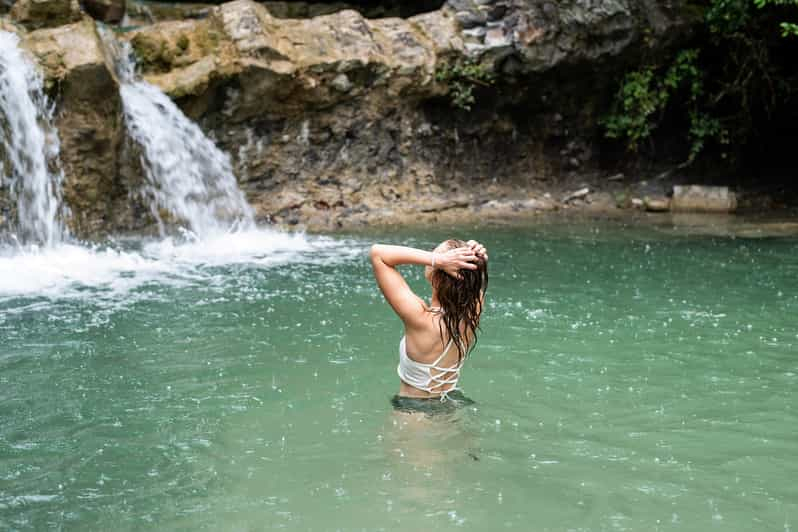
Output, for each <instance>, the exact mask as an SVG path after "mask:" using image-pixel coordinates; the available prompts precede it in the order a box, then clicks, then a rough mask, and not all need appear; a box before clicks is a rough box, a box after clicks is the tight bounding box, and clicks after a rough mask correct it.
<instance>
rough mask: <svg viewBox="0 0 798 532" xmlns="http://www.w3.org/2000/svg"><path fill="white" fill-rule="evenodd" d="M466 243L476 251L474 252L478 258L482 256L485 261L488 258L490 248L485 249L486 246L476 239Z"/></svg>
mask: <svg viewBox="0 0 798 532" xmlns="http://www.w3.org/2000/svg"><path fill="white" fill-rule="evenodd" d="M466 245H467V246H468V247H469V248H471V250H472V251H473V252H474V254H475V255H476V256H477V257H478V258H480V259H482V260H485V261H487V260H488V250H487V249H485V246H483V245H482V244H480V243H479V242H477V241H476V240H469V241H468V242H466Z"/></svg>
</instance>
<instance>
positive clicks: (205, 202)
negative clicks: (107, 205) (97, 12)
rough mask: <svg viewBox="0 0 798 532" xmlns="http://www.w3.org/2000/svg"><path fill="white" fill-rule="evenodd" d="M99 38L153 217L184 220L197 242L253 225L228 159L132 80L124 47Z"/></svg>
mask: <svg viewBox="0 0 798 532" xmlns="http://www.w3.org/2000/svg"><path fill="white" fill-rule="evenodd" d="M100 34H101V36H102V38H103V42H104V43H105V46H106V50H107V51H108V53H109V55H110V56H111V57H112V60H113V63H114V67H115V70H116V73H117V76H118V78H119V82H120V89H119V90H120V94H121V97H122V104H123V107H124V113H125V123H126V125H127V130H128V134H129V135H130V137H131V138H132V139H133V140H134V141H135V142H136V143H137V144H138V145H139V146H141V148H142V151H143V154H142V165H143V166H144V170H145V172H146V174H147V180H148V182H149V185H148V186H147V187H146V189H145V190H144V194H145V195H146V196H149V197H150V198H151V200H152V201H151V203H150V205H151V208H152V213H153V215H154V216H155V218H156V219H157V220H158V222H159V224H160V225H161V228H163V222H162V218H161V216H160V210H161V209H163V210H165V211H167V212H168V213H169V215H170V216H172V217H174V218H176V219H178V220H180V221H184V222H186V223H187V224H188V227H189V229H190V230H191V231H192V232H193V233H194V234H195V235H197V236H198V237H200V238H205V237H207V236H209V235H214V234H220V233H223V232H226V231H229V230H230V229H231V228H233V229H235V228H247V227H251V226H252V225H253V212H252V208H251V207H250V206H249V204H248V203H247V201H246V199H245V198H244V194H243V193H242V192H241V190H240V189H239V188H238V184H237V182H236V178H235V176H234V175H233V170H232V165H231V163H230V158H229V157H228V156H227V155H226V154H225V153H223V152H222V151H221V150H220V149H219V148H217V147H216V145H215V144H214V143H213V142H212V141H211V140H210V139H209V138H208V137H207V136H205V134H204V133H203V132H202V130H201V129H200V128H199V126H197V125H196V124H195V123H194V122H192V121H191V120H190V119H189V118H188V117H186V116H185V115H184V114H183V112H182V111H181V110H180V109H179V108H178V107H177V105H175V104H174V102H172V100H171V99H169V97H168V96H166V95H165V94H164V93H163V92H162V91H161V90H160V89H158V88H157V87H155V86H154V85H151V84H149V83H147V82H145V81H142V80H140V79H138V78H137V77H136V75H135V70H136V65H135V61H134V56H133V54H132V53H131V48H130V45H129V44H128V43H120V42H119V41H116V40H115V39H114V37H113V35H112V34H111V32H110V31H108V30H101V31H100Z"/></svg>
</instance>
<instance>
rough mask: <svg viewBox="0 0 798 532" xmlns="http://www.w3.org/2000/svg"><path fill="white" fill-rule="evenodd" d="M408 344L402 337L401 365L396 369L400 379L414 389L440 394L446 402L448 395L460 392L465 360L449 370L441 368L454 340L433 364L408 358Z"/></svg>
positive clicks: (400, 344) (450, 341)
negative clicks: (458, 385)
mask: <svg viewBox="0 0 798 532" xmlns="http://www.w3.org/2000/svg"><path fill="white" fill-rule="evenodd" d="M406 343H407V339H406V337H405V336H402V340H401V341H400V342H399V365H398V366H397V368H396V372H397V373H398V374H399V378H400V379H402V380H403V381H404V382H406V383H407V384H409V385H410V386H412V387H413V388H418V389H419V390H423V391H425V392H428V393H431V394H440V396H441V401H445V400H446V398H447V397H446V396H447V394H449V393H451V392H453V391H454V390H459V388H458V387H457V381H458V380H460V368H462V367H463V360H465V359H463V360H460V361H459V362H458V363H457V364H455V365H454V366H451V367H448V368H446V367H441V366H439V364H440V363H441V361H442V360H443V357H445V356H446V353H448V352H449V349H451V347H452V344H453V343H454V341H453V340H449V343H448V344H446V347H445V348H444V350H443V353H441V354H440V356H439V357H438V358H436V359H435V362H433V363H432V364H424V363H421V362H416V361H415V360H413V359H412V358H410V357H409V356H407V346H406ZM451 373H453V375H449V377H448V378H447V377H446V375H447V374H451Z"/></svg>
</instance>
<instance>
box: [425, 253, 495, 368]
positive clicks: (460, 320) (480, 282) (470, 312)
mask: <svg viewBox="0 0 798 532" xmlns="http://www.w3.org/2000/svg"><path fill="white" fill-rule="evenodd" d="M443 244H445V245H446V248H447V250H448V249H455V248H460V247H465V246H466V245H467V244H466V243H465V242H464V241H462V240H455V239H451V240H447V241H446V242H444V243H443ZM476 265H477V269H476V270H466V269H461V270H460V271H459V273H460V278H459V279H455V278H454V277H452V276H451V275H449V274H447V273H446V272H444V271H443V270H434V271H433V272H432V275H431V277H430V281H431V282H432V286H434V287H435V290H436V291H437V294H438V302H440V304H441V310H442V311H443V312H442V314H441V319H440V321H439V322H438V326H439V327H440V329H441V338H445V336H444V334H443V332H444V329H445V330H446V333H447V335H448V336H449V338H450V339H451V340H452V341H453V342H454V345H455V346H457V354H458V359H459V360H462V359H463V357H465V356H466V355H467V354H468V352H469V351H470V350H471V349H473V348H474V345H476V343H477V329H479V318H480V316H481V314H482V296H483V294H484V293H485V291H486V290H487V289H488V263H487V261H486V260H485V259H484V258H482V257H479V258H478V259H477V262H476ZM461 326H462V327H461ZM469 339H471V340H472V341H471V342H469V341H468V340H469ZM469 344H470V345H469Z"/></svg>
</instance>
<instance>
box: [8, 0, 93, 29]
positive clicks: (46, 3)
mask: <svg viewBox="0 0 798 532" xmlns="http://www.w3.org/2000/svg"><path fill="white" fill-rule="evenodd" d="M10 16H11V20H13V21H15V22H17V23H19V24H22V25H23V26H25V27H26V28H28V29H32V30H35V29H39V28H51V27H55V26H61V25H63V24H69V23H70V22H76V21H78V20H80V17H81V14H80V6H79V5H78V0H17V1H16V2H15V3H14V5H13V6H12V7H11V11H10Z"/></svg>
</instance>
